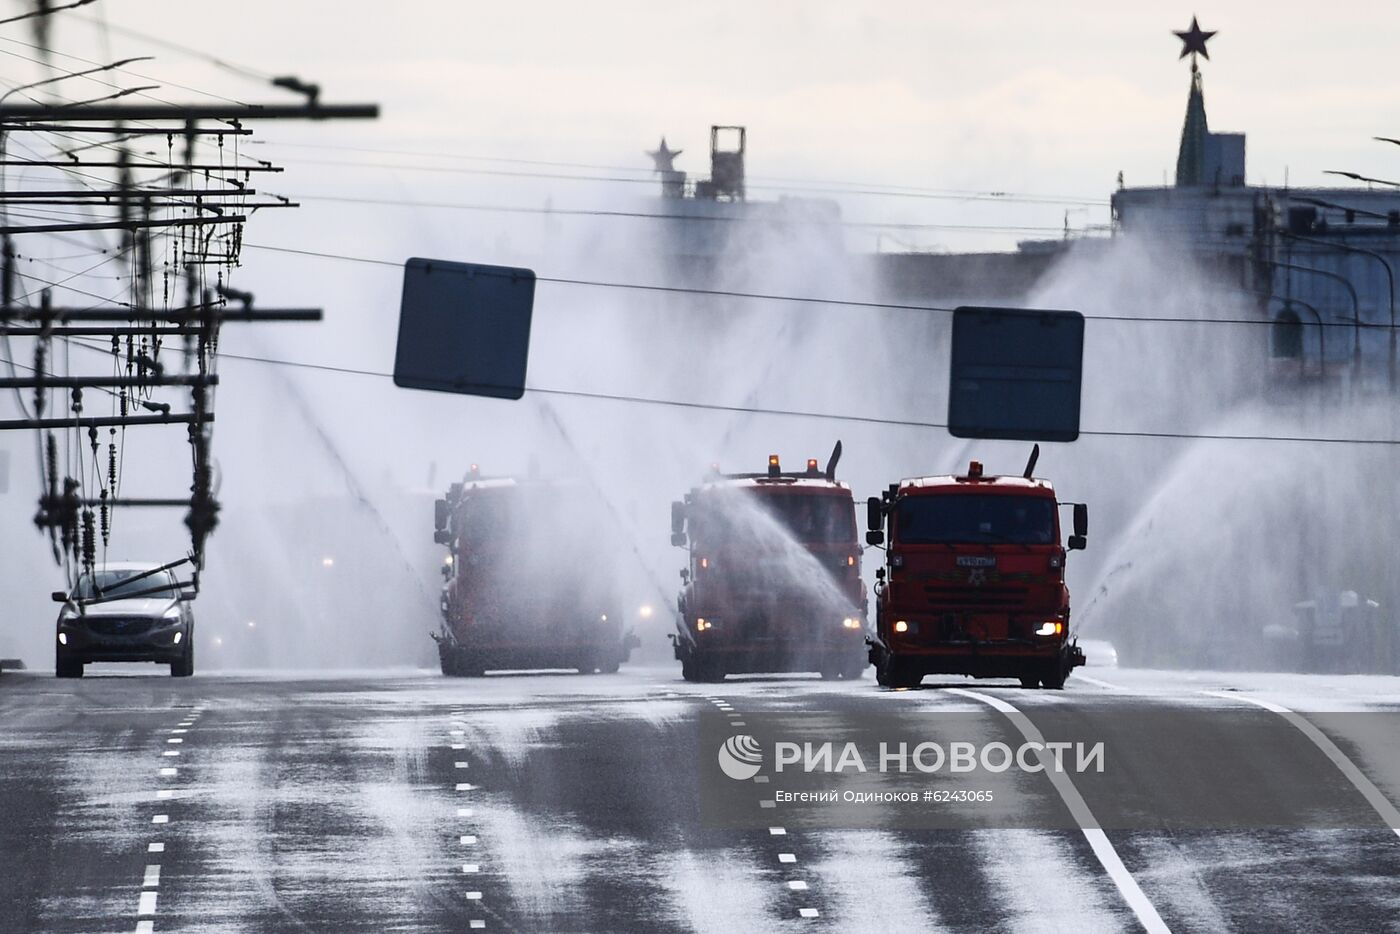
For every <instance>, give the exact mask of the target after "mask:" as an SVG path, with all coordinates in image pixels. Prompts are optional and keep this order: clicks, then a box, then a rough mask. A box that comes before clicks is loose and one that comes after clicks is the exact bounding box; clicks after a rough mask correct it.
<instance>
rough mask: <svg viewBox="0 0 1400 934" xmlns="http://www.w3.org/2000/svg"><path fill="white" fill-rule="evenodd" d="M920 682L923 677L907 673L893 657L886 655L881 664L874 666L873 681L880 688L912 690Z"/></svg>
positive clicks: (910, 672)
mask: <svg viewBox="0 0 1400 934" xmlns="http://www.w3.org/2000/svg"><path fill="white" fill-rule="evenodd" d="M922 680H924V676H923V675H921V674H917V673H915V672H912V671H909V670H908V669H907V668H906V667H905V666H904V665H901V664H900V662H899V659H897V658H895V657H894V656H893V655H889V654H886V655H885V657H884V659H883V661H882V663H881V664H879V665H876V666H875V681H876V683H877V684H879V685H880V686H881V687H886V688H913V687H918V686H919V682H920V681H922Z"/></svg>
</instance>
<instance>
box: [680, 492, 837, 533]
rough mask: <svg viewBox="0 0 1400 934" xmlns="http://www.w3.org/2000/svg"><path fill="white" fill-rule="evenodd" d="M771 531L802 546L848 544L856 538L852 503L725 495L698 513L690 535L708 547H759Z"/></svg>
mask: <svg viewBox="0 0 1400 934" xmlns="http://www.w3.org/2000/svg"><path fill="white" fill-rule="evenodd" d="M755 507H758V508H755ZM774 522H776V524H777V528H776V530H775V529H774V527H773V525H774ZM773 531H780V532H786V533H787V534H789V535H791V536H792V538H793V539H795V540H797V541H798V542H801V543H803V544H840V543H844V542H850V541H853V540H854V539H855V534H856V532H855V505H854V503H853V502H852V501H851V500H849V499H846V498H844V497H840V496H825V495H823V496H804V495H801V494H791V493H779V494H773V495H764V494H752V493H747V494H729V493H724V494H719V495H716V496H715V497H714V498H713V499H711V500H710V502H708V503H706V505H705V507H704V508H702V509H701V510H698V511H697V515H696V523H695V533H694V534H695V538H696V540H697V541H700V542H703V543H705V544H708V545H717V544H731V545H732V544H743V543H750V544H761V543H762V542H763V541H764V540H765V539H766V538H771V537H772V535H771V533H772V532H773Z"/></svg>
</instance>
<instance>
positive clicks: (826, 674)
mask: <svg viewBox="0 0 1400 934" xmlns="http://www.w3.org/2000/svg"><path fill="white" fill-rule="evenodd" d="M821 676H822V680H823V681H835V680H836V679H837V678H839V677H841V669H840V668H838V667H837V666H835V665H826V666H824V667H823V668H822V670H821Z"/></svg>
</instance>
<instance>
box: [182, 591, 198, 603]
mask: <svg viewBox="0 0 1400 934" xmlns="http://www.w3.org/2000/svg"><path fill="white" fill-rule="evenodd" d="M197 596H199V591H197V590H189V589H186V590H182V591H180V599H181V600H187V601H188V600H193V599H194V598H195V597H197Z"/></svg>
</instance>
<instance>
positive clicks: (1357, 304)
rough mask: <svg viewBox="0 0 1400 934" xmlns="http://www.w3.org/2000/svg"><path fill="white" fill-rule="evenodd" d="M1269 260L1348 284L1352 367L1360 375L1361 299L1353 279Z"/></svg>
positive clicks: (1274, 264)
mask: <svg viewBox="0 0 1400 934" xmlns="http://www.w3.org/2000/svg"><path fill="white" fill-rule="evenodd" d="M1267 262H1268V263H1269V265H1270V266H1274V267H1276V268H1278V269H1296V270H1298V271H1299V272H1310V273H1312V274H1313V275H1315V276H1323V277H1324V278H1327V279H1333V280H1335V281H1337V282H1340V283H1341V284H1342V285H1344V286H1346V289H1347V294H1349V295H1350V296H1351V313H1352V318H1351V320H1352V330H1353V332H1354V333H1355V335H1356V338H1355V341H1354V344H1353V348H1352V358H1353V359H1352V369H1353V373H1354V375H1360V365H1361V300H1360V299H1359V298H1357V295H1356V286H1354V285H1352V284H1351V280H1350V279H1348V278H1347V277H1346V276H1343V275H1339V274H1337V273H1335V272H1329V271H1327V270H1326V269H1315V268H1313V267H1312V266H1299V265H1298V264H1297V263H1280V262H1279V261H1277V260H1268V261H1267Z"/></svg>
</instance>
